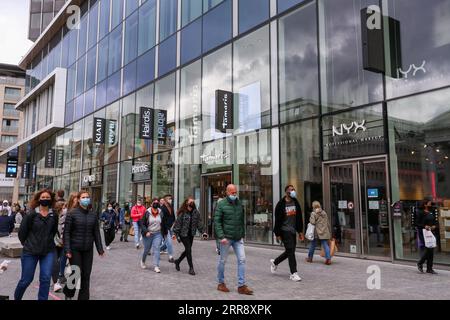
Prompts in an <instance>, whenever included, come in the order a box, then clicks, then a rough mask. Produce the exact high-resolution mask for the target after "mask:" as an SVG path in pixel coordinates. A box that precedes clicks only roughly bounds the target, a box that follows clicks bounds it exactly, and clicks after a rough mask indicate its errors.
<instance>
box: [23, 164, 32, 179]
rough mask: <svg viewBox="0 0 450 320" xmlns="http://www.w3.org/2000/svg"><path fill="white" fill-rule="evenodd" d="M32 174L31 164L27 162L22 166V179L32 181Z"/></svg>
mask: <svg viewBox="0 0 450 320" xmlns="http://www.w3.org/2000/svg"><path fill="white" fill-rule="evenodd" d="M30 174H31V163H30V162H25V163H24V164H23V165H22V179H30Z"/></svg>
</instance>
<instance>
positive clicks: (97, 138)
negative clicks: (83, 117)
mask: <svg viewBox="0 0 450 320" xmlns="http://www.w3.org/2000/svg"><path fill="white" fill-rule="evenodd" d="M105 127H106V120H105V119H102V118H94V137H93V139H94V143H99V144H104V143H105Z"/></svg>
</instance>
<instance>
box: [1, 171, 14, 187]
mask: <svg viewBox="0 0 450 320" xmlns="http://www.w3.org/2000/svg"><path fill="white" fill-rule="evenodd" d="M0 187H14V179H11V178H5V174H4V173H0Z"/></svg>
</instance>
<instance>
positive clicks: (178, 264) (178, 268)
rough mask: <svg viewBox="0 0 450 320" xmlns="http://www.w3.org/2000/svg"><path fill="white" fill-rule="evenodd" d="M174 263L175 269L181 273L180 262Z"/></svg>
mask: <svg viewBox="0 0 450 320" xmlns="http://www.w3.org/2000/svg"><path fill="white" fill-rule="evenodd" d="M173 263H174V264H175V269H177V271H180V261H178V260H175V261H174V262H173Z"/></svg>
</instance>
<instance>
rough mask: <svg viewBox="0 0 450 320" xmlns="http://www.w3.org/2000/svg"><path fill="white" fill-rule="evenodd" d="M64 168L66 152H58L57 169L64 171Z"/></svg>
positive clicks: (60, 150)
mask: <svg viewBox="0 0 450 320" xmlns="http://www.w3.org/2000/svg"><path fill="white" fill-rule="evenodd" d="M63 167H64V150H62V149H58V150H56V168H58V169H62V168H63Z"/></svg>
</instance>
